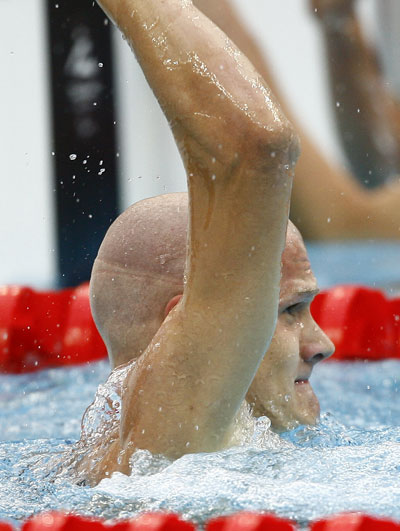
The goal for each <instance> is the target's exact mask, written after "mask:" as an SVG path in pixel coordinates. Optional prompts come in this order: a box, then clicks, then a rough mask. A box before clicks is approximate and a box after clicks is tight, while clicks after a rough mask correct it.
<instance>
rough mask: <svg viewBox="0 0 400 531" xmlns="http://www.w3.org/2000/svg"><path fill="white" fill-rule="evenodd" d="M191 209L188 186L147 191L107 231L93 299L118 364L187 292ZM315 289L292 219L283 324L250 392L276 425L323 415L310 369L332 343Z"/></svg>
mask: <svg viewBox="0 0 400 531" xmlns="http://www.w3.org/2000/svg"><path fill="white" fill-rule="evenodd" d="M187 216H188V204H187V194H184V193H182V194H167V195H163V196H158V197H154V198H151V199H146V200H144V201H141V202H139V203H136V204H134V205H132V206H131V207H130V208H128V210H126V211H125V212H124V213H123V214H122V215H121V216H120V217H119V218H118V219H117V220H116V221H115V222H114V223H113V225H112V226H111V227H110V229H109V231H108V232H107V235H106V237H105V238H104V241H103V243H102V245H101V247H100V249H99V253H98V256H97V258H96V261H95V264H94V267H93V272H92V278H91V305H92V311H93V315H94V319H95V322H96V325H97V327H98V329H99V331H100V333H101V335H102V337H103V339H104V341H105V343H106V345H107V350H108V353H109V357H110V362H111V365H112V367H116V366H119V365H121V364H123V363H126V362H128V361H130V360H132V359H135V358H137V357H138V356H140V355H141V353H142V352H143V351H144V350H145V349H146V347H147V345H148V344H149V343H150V341H151V339H152V338H153V336H154V335H155V333H156V332H157V330H158V328H159V327H160V326H161V324H162V322H163V320H164V318H165V317H166V315H167V313H168V310H170V309H171V308H172V307H173V304H174V302H176V301H177V300H178V299H179V296H180V295H181V294H182V293H183V278H184V267H185V258H186V234H187ZM316 290H317V285H316V280H315V277H314V275H313V274H312V271H311V267H310V264H309V261H308V258H307V253H306V250H305V247H304V244H303V241H302V238H301V236H300V233H299V232H298V230H297V229H296V228H295V227H294V225H293V224H291V223H290V222H289V226H288V231H287V238H286V247H285V251H284V253H283V255H282V279H281V293H280V303H279V316H278V323H277V328H276V331H275V334H274V337H273V339H272V342H271V345H270V348H269V350H268V352H267V353H266V355H265V357H264V359H263V361H262V362H261V365H260V367H259V369H258V372H257V375H256V377H255V378H254V380H253V383H252V385H251V386H250V389H249V391H248V394H247V400H248V401H249V402H250V404H251V406H252V407H253V409H254V413H255V414H256V415H257V416H260V415H267V416H268V417H269V418H270V419H271V421H272V425H273V427H274V428H275V429H286V428H290V427H292V426H294V425H296V424H298V423H305V424H310V423H311V424H312V423H314V422H315V421H316V420H317V418H318V415H319V405H318V400H317V399H316V397H315V395H314V393H313V392H312V389H311V386H310V385H309V383H308V377H309V374H310V373H311V370H312V366H313V365H314V364H315V363H317V362H318V361H320V360H321V359H323V358H325V357H327V356H328V355H330V354H331V353H332V352H333V345H332V343H331V342H330V341H329V339H328V338H327V336H326V335H325V334H324V333H323V332H322V331H321V330H320V328H319V327H318V326H317V325H316V323H315V322H314V321H313V319H312V317H311V314H310V303H311V301H312V298H313V296H314V295H315V293H316ZM292 313H293V315H292Z"/></svg>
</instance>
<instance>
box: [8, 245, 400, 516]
mask: <svg viewBox="0 0 400 531" xmlns="http://www.w3.org/2000/svg"><path fill="white" fill-rule="evenodd" d="M322 249H323V252H321V253H320V255H319V258H320V260H321V262H323V261H324V260H326V259H327V256H328V255H329V253H328V251H327V250H326V248H323V247H322ZM324 249H325V250H324ZM353 250H354V247H353ZM393 252H394V255H393V256H394V257H396V256H397V255H396V252H398V251H396V250H394V251H393ZM373 255H374V256H376V253H373ZM369 256H370V258H371V256H372V255H371V250H370V251H369ZM311 259H312V260H313V251H311ZM371 260H372V258H371ZM395 262H396V260H395V259H394V258H393V263H392V262H391V263H392V266H393V270H392V272H391V275H392V276H391V277H390V279H389V280H390V282H388V281H387V279H388V278H389V276H390V275H389V274H387V275H386V277H385V280H384V282H382V285H383V284H385V287H386V288H387V289H390V286H393V285H395V282H396V271H395V269H397V268H396V267H395V265H396V264H395ZM398 263H400V262H397V264H398ZM352 264H353V262H352ZM314 267H315V258H314ZM352 267H353V269H354V272H357V267H356V266H354V264H353V265H352ZM371 267H372V266H371ZM371 267H370V268H369V270H368V275H371V276H372V275H373V272H372V271H371ZM316 269H317V271H318V267H317V268H316ZM331 271H332V274H335V273H337V270H336V268H332V269H331ZM360 273H361V277H362V271H360ZM317 274H318V272H317ZM365 274H366V273H364V275H365ZM381 277H382V275H381ZM375 278H376V275H375ZM360 280H361V281H364V279H363V278H361V279H360ZM373 282H374V284H375V281H373ZM333 283H334V282H333ZM377 284H378V285H379V282H378V283H377ZM107 375H108V366H107V363H106V362H97V363H93V364H92V365H87V366H84V367H71V368H65V369H61V370H60V369H52V370H48V371H42V372H37V373H33V374H24V375H19V376H11V375H0V440H1V441H2V442H1V443H0V520H9V521H11V522H12V523H14V524H16V523H18V522H20V521H22V520H25V519H26V518H27V517H28V516H29V515H31V514H32V513H36V512H42V511H45V510H49V509H66V510H71V511H77V512H79V513H81V514H90V515H97V516H102V517H104V518H107V519H113V518H127V517H130V516H133V515H136V514H138V513H139V512H143V511H148V510H155V509H163V510H166V509H168V510H172V511H175V512H178V513H180V514H182V515H184V517H186V518H189V519H191V520H193V521H195V522H204V521H206V520H208V519H209V518H210V517H211V516H214V515H220V514H227V513H231V512H236V511H238V510H241V509H252V510H270V511H274V512H276V513H277V514H278V515H281V516H286V517H289V518H293V519H295V520H297V521H298V522H300V524H305V523H306V522H308V521H310V520H312V519H315V518H318V517H320V516H326V515H328V514H337V513H339V512H341V511H344V510H360V511H362V512H366V513H372V514H377V515H383V516H391V517H393V518H396V519H400V480H399V478H400V400H399V393H400V362H399V361H395V360H386V361H382V362H379V363H373V364H368V363H360V362H358V363H338V364H333V363H331V364H329V363H328V364H321V365H320V366H318V367H316V369H315V374H314V376H313V385H314V387H315V389H316V391H317V394H318V396H319V397H320V401H321V409H322V419H321V423H320V425H319V426H318V427H315V428H304V427H300V428H298V429H296V430H294V431H292V432H290V433H288V434H285V435H284V436H283V437H282V439H280V438H278V437H277V436H275V435H273V434H271V433H270V432H269V431H268V430H267V429H266V421H265V420H261V421H259V423H258V426H257V427H258V429H257V430H256V435H255V437H254V439H253V441H252V443H251V444H248V445H246V446H243V447H235V448H231V449H229V450H225V451H223V452H218V453H214V454H197V455H187V456H185V457H183V458H181V459H178V460H177V461H175V462H174V463H171V462H169V461H167V460H166V459H162V458H157V457H152V456H151V455H150V454H148V453H147V452H144V451H141V452H138V453H137V454H136V455H135V467H134V471H135V474H133V475H132V476H131V477H129V478H128V477H126V476H123V475H121V474H115V475H114V476H113V477H112V478H111V479H106V480H103V481H102V482H101V483H100V484H99V485H98V486H97V487H95V488H90V487H78V486H76V485H74V484H73V483H72V482H70V481H68V480H66V479H56V480H55V481H49V478H48V477H47V476H46V473H45V471H44V469H43V468H41V467H40V466H37V461H38V458H39V457H40V456H43V455H44V456H45V459H48V458H50V457H51V456H53V455H55V456H57V455H61V454H62V452H63V451H64V450H65V449H66V448H70V447H71V445H72V444H73V442H74V441H75V440H76V439H77V438H78V437H79V432H80V419H81V416H82V414H83V411H84V410H85V408H86V406H87V405H88V404H89V403H90V402H91V400H92V399H93V396H94V393H95V390H96V388H97V385H98V383H99V382H101V381H104V380H105V379H106V377H107Z"/></svg>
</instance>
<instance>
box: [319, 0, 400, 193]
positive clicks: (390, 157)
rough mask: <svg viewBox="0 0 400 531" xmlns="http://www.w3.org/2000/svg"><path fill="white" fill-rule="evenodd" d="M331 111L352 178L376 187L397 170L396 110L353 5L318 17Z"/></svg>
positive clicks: (399, 115) (399, 113) (399, 117)
mask: <svg viewBox="0 0 400 531" xmlns="http://www.w3.org/2000/svg"><path fill="white" fill-rule="evenodd" d="M320 19H321V24H322V32H323V38H324V42H325V46H326V50H327V57H328V69H329V75H330V87H331V96H332V108H333V110H334V113H335V116H336V119H337V123H338V126H339V129H340V132H341V140H342V143H343V146H344V149H345V151H346V154H347V157H348V159H349V162H350V164H351V166H352V169H353V171H354V173H356V174H357V175H358V176H359V179H360V180H362V181H364V182H365V184H367V185H370V186H374V185H378V184H380V183H382V182H384V180H385V179H387V178H388V177H392V176H393V175H395V174H396V173H397V172H398V171H399V168H400V109H399V105H398V103H397V102H396V100H395V99H394V98H393V96H392V94H391V93H390V92H389V91H388V89H387V87H386V86H385V84H384V82H383V79H382V77H381V74H380V71H379V69H378V66H377V62H376V59H375V56H374V53H373V52H372V50H371V49H370V48H369V46H368V45H367V43H366V42H365V39H364V37H363V35H362V32H361V28H360V25H359V23H358V21H357V17H356V14H355V11H354V8H353V6H352V2H347V4H345V7H344V8H343V7H342V8H340V9H339V8H337V9H334V8H332V10H331V11H328V12H327V13H325V14H323V15H321V16H320Z"/></svg>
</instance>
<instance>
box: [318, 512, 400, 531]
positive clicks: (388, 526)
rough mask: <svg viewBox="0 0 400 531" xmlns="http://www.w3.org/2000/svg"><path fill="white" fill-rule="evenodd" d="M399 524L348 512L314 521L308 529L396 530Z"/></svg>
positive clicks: (399, 526) (333, 530) (324, 530)
mask: <svg viewBox="0 0 400 531" xmlns="http://www.w3.org/2000/svg"><path fill="white" fill-rule="evenodd" d="M399 529H400V524H399V523H396V522H393V520H385V519H384V518H374V517H372V516H368V515H365V514H359V513H349V514H341V515H338V516H333V517H331V518H326V519H324V520H319V521H317V522H314V523H313V524H311V526H310V531H396V530H397V531H398V530H399Z"/></svg>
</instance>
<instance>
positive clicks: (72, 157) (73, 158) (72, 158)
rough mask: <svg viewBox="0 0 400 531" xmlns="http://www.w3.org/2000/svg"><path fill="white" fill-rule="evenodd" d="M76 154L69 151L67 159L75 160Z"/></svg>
mask: <svg viewBox="0 0 400 531" xmlns="http://www.w3.org/2000/svg"><path fill="white" fill-rule="evenodd" d="M76 157H77V155H76V154H75V153H71V155H70V156H69V160H76Z"/></svg>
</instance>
